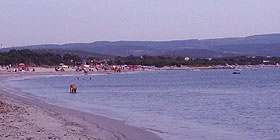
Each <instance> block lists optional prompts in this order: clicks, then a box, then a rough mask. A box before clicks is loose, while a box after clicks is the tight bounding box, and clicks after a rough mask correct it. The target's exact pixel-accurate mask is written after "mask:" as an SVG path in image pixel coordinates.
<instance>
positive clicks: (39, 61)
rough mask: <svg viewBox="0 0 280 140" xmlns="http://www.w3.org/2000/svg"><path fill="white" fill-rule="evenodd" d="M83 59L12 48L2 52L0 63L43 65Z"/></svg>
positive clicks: (69, 62) (73, 62)
mask: <svg viewBox="0 0 280 140" xmlns="http://www.w3.org/2000/svg"><path fill="white" fill-rule="evenodd" d="M81 61H82V59H81V58H80V57H79V56H77V55H70V54H65V55H63V56H61V55H59V54H55V53H37V52H34V51H31V50H28V49H25V50H10V51H8V52H1V53H0V65H9V64H12V65H17V64H19V63H25V64H27V65H28V64H36V65H38V66H42V65H59V64H60V63H65V64H75V63H76V62H81Z"/></svg>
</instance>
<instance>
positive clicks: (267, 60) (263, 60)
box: [114, 55, 280, 67]
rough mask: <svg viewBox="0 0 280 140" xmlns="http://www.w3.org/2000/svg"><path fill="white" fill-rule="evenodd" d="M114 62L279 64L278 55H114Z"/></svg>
mask: <svg viewBox="0 0 280 140" xmlns="http://www.w3.org/2000/svg"><path fill="white" fill-rule="evenodd" d="M114 61H115V63H117V64H120V65H121V64H126V65H147V66H153V65H154V66H156V67H163V66H174V65H176V66H181V65H188V66H212V65H260V64H271V65H276V64H277V63H279V64H280V57H262V56H257V57H247V56H238V57H223V58H212V59H206V58H192V59H190V60H188V61H185V58H184V57H177V58H172V57H162V56H147V55H144V56H132V55H131V56H128V57H120V56H118V57H116V58H115V60H114Z"/></svg>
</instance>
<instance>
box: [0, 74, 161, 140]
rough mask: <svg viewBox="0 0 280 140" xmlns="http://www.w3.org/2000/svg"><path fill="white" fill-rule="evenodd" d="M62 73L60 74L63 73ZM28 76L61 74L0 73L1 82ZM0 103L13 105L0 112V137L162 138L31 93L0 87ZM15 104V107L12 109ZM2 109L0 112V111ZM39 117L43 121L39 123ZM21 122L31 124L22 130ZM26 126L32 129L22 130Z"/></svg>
mask: <svg viewBox="0 0 280 140" xmlns="http://www.w3.org/2000/svg"><path fill="white" fill-rule="evenodd" d="M65 74H66V73H63V74H62V75H65ZM68 74H69V73H68ZM76 74H77V73H76ZM30 75H38V76H40V75H61V74H54V73H40V74H39V73H36V74H35V73H34V74H31V73H29V72H28V73H23V74H1V75H0V81H3V78H9V77H15V76H30ZM0 102H1V103H5V104H4V105H3V104H2V106H5V105H6V106H11V107H10V108H12V109H10V110H11V111H10V112H6V113H4V114H3V112H2V113H0V121H1V123H2V124H3V125H1V126H0V128H1V129H0V136H3V137H5V138H7V139H10V138H14V139H19V138H26V139H28V138H30V139H65V140H66V139H73V140H74V139H95V140H162V138H160V137H159V136H157V135H156V134H154V133H152V132H150V131H147V130H145V129H142V128H137V127H133V126H129V125H127V124H125V123H124V122H122V121H119V120H115V119H110V118H107V117H104V116H99V115H94V114H91V113H86V112H82V111H79V110H74V109H70V108H64V107H59V106H55V105H52V104H48V103H45V102H42V101H40V100H38V99H36V98H34V97H32V95H26V96H25V97H22V96H19V94H16V93H14V91H12V92H11V91H7V90H6V91H5V90H3V89H0ZM0 105H1V104H0ZM0 107H1V106H0ZM14 107H15V108H17V110H13V108H14ZM1 109H2V108H0V111H2V110H3V109H2V110H1ZM4 110H5V109H4ZM18 110H25V112H24V113H20V112H18ZM32 114H34V115H32ZM7 115H8V116H9V118H14V120H12V122H6V120H5V117H7ZM36 116H38V117H36ZM39 116H40V117H39ZM19 118H20V119H19ZM29 118H31V119H29ZM23 120H25V121H23ZM42 120H44V121H43V122H42ZM23 124H25V125H24V126H26V124H32V125H31V126H30V125H27V126H26V127H23V129H21V126H22V125H23ZM28 126H30V127H28ZM35 126H36V127H35ZM14 128H17V129H14ZM28 129H31V130H29V131H28V132H25V131H27V130H28ZM19 134H21V135H19Z"/></svg>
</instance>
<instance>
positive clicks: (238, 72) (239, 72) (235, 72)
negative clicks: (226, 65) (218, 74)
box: [232, 70, 241, 74]
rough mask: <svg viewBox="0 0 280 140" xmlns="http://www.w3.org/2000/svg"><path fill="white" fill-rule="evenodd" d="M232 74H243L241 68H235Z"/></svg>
mask: <svg viewBox="0 0 280 140" xmlns="http://www.w3.org/2000/svg"><path fill="white" fill-rule="evenodd" d="M232 74H241V71H240V70H235V71H234V72H232Z"/></svg>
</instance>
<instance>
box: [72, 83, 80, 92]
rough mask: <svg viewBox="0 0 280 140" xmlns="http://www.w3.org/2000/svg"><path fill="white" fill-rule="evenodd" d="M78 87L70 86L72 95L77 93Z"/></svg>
mask: <svg viewBox="0 0 280 140" xmlns="http://www.w3.org/2000/svg"><path fill="white" fill-rule="evenodd" d="M77 89H78V87H77V86H76V85H75V84H71V85H70V93H76V92H77Z"/></svg>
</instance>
